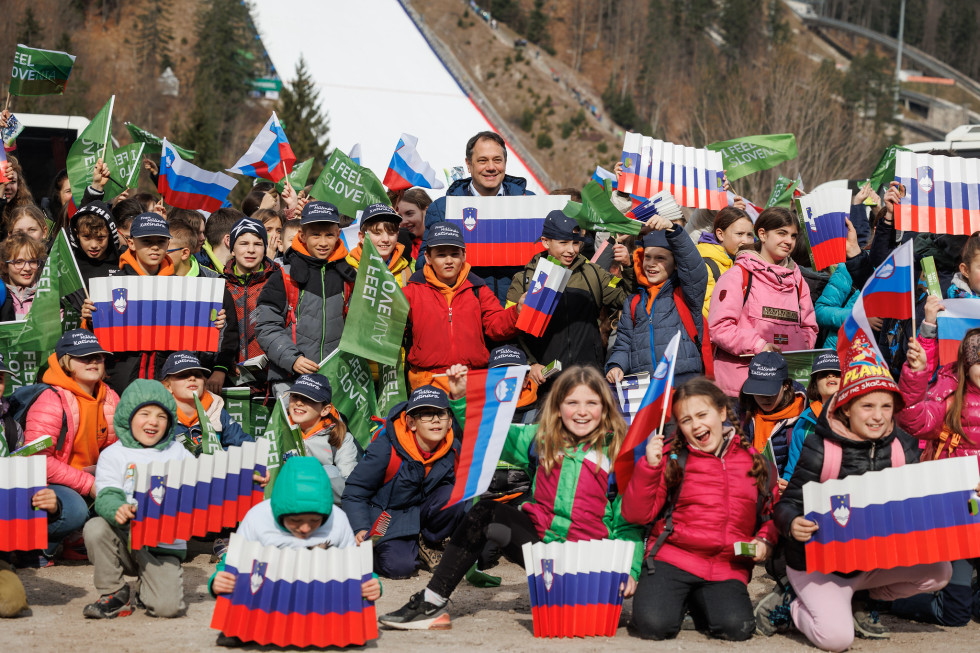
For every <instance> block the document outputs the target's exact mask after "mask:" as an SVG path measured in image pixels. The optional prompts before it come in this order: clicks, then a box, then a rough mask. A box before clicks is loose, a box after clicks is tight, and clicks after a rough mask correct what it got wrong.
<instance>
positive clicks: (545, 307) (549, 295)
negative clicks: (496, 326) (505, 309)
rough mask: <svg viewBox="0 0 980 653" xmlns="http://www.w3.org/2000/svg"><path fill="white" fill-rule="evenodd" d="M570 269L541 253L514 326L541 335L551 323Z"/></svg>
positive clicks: (535, 335) (537, 335) (534, 334)
mask: <svg viewBox="0 0 980 653" xmlns="http://www.w3.org/2000/svg"><path fill="white" fill-rule="evenodd" d="M571 276H572V271H571V270H569V269H568V268H566V267H565V266H563V265H562V264H561V263H560V262H559V261H558V259H556V258H553V257H551V256H542V257H541V258H539V259H538V265H537V267H535V268H534V274H533V275H532V276H531V287H530V288H528V289H527V296H526V297H525V298H524V306H522V307H521V314H520V315H519V316H518V317H517V328H518V329H520V330H521V331H523V332H524V333H527V334H528V335H531V336H534V337H536V338H540V337H541V336H542V334H544V332H545V329H547V328H548V323H549V322H551V316H552V315H554V313H555V307H556V306H558V300H560V299H561V296H562V293H564V292H565V286H567V285H568V280H569V279H570V278H571Z"/></svg>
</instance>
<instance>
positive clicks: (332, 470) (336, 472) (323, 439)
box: [303, 422, 361, 506]
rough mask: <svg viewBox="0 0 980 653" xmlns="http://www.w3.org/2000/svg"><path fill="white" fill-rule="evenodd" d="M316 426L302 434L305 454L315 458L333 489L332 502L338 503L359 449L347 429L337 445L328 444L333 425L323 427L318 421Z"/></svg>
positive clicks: (355, 464) (359, 454) (359, 452)
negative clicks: (311, 430) (310, 431)
mask: <svg viewBox="0 0 980 653" xmlns="http://www.w3.org/2000/svg"><path fill="white" fill-rule="evenodd" d="M319 426H320V427H321V428H318V429H317V430H316V431H314V432H313V433H310V434H309V435H307V434H306V433H304V434H303V444H304V445H305V446H306V455H307V456H312V457H314V458H316V459H317V460H318V461H319V462H320V464H321V465H323V469H324V470H325V471H326V472H327V476H328V477H329V478H330V486H331V488H332V490H333V502H334V503H335V504H337V505H338V506H339V505H340V500H341V498H342V497H343V496H344V484H345V482H346V480H347V477H348V476H350V473H351V472H352V471H354V468H355V467H357V461H358V460H360V458H361V450H360V447H358V445H357V441H356V440H354V436H353V434H352V433H351V432H350V430H348V431H347V432H346V433H345V434H344V439H343V441H342V442H341V443H340V446H339V447H335V446H333V445H331V444H330V434H331V433H332V432H333V429H334V428H336V426H335V425H333V424H331V425H330V426H328V427H323V423H322V422H320V423H319Z"/></svg>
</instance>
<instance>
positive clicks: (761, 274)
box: [735, 250, 803, 293]
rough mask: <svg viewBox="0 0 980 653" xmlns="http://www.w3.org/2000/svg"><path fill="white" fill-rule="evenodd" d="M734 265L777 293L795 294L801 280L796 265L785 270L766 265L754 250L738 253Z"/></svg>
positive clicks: (779, 266) (776, 266)
mask: <svg viewBox="0 0 980 653" xmlns="http://www.w3.org/2000/svg"><path fill="white" fill-rule="evenodd" d="M735 263H736V264H737V265H740V266H742V267H743V268H745V269H746V270H748V271H749V272H751V273H752V274H753V275H755V276H756V277H758V278H759V279H760V280H763V282H764V283H765V284H766V285H767V286H769V287H771V288H772V289H773V290H777V291H779V292H792V293H795V292H796V288H797V286H799V284H800V282H801V281H802V280H803V274H802V273H801V272H800V268H799V266H797V265H795V264H794V265H793V266H792V268H786V267H783V266H782V265H777V264H774V263H767V262H766V261H765V260H763V258H762V257H761V256H759V253H758V252H756V251H754V250H746V251H743V252H739V253H738V256H736V257H735Z"/></svg>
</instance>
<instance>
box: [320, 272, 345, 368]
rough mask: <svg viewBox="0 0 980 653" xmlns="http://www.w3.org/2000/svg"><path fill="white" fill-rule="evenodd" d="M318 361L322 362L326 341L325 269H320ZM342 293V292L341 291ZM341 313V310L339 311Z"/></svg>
mask: <svg viewBox="0 0 980 653" xmlns="http://www.w3.org/2000/svg"><path fill="white" fill-rule="evenodd" d="M320 292H321V293H322V294H321V296H320V299H321V300H322V301H321V302H320V312H321V314H322V315H321V317H320V360H323V341H324V340H326V339H327V274H326V267H325V266H324V267H321V268H320ZM341 293H343V291H341ZM341 304H343V294H341ZM340 310H341V311H343V308H341V309H340Z"/></svg>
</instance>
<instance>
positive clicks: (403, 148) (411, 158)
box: [384, 134, 445, 190]
mask: <svg viewBox="0 0 980 653" xmlns="http://www.w3.org/2000/svg"><path fill="white" fill-rule="evenodd" d="M418 143H419V139H418V138H416V137H415V136H412V135H411V134H402V135H401V138H399V139H398V145H396V146H395V153H394V154H392V155H391V162H390V163H388V172H386V173H385V179H384V184H385V186H387V187H388V188H389V189H390V190H405V189H406V188H412V187H414V186H418V187H420V188H445V185H444V184H443V183H442V182H441V181H439V180H438V179H437V178H436V171H435V169H434V168H433V167H432V166H431V165H429V162H428V161H425V160H424V159H423V158H422V156H421V155H420V154H419V152H418V149H417V148H416V146H417V145H418Z"/></svg>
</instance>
